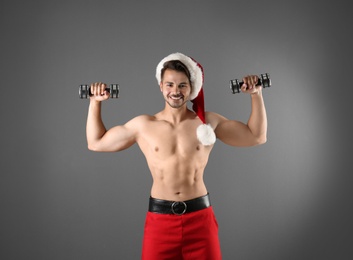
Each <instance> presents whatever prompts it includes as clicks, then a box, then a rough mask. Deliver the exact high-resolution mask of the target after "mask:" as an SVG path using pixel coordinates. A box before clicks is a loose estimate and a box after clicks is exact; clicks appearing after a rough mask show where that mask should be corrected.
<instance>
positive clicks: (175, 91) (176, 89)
mask: <svg viewBox="0 0 353 260" xmlns="http://www.w3.org/2000/svg"><path fill="white" fill-rule="evenodd" d="M171 92H172V93H174V94H179V93H180V90H179V87H178V86H173V87H172V89H171Z"/></svg>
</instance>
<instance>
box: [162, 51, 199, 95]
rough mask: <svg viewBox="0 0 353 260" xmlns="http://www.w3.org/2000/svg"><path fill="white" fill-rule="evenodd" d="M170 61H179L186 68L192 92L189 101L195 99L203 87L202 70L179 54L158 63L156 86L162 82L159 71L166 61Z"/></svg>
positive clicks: (189, 59) (186, 57)
mask: <svg viewBox="0 0 353 260" xmlns="http://www.w3.org/2000/svg"><path fill="white" fill-rule="evenodd" d="M171 60H179V61H181V62H182V63H183V64H184V65H185V66H186V67H187V68H188V70H189V73H190V80H191V85H192V91H191V93H190V100H193V99H194V98H196V97H197V95H198V93H199V91H200V90H201V88H202V85H203V75H202V70H201V68H200V67H199V66H198V65H197V62H195V61H194V60H193V59H191V58H190V57H188V56H186V55H184V54H182V53H180V52H176V53H172V54H170V55H168V56H167V57H165V58H164V59H162V60H161V61H160V62H159V64H158V66H157V68H156V79H157V81H158V84H160V83H161V81H162V79H161V71H162V69H163V66H164V63H165V62H167V61H171Z"/></svg>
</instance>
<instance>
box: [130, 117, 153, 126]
mask: <svg viewBox="0 0 353 260" xmlns="http://www.w3.org/2000/svg"><path fill="white" fill-rule="evenodd" d="M155 120H156V117H155V116H151V115H139V116H136V117H134V118H132V119H131V120H130V121H129V122H127V123H126V125H133V126H141V125H143V124H146V123H149V122H152V121H155Z"/></svg>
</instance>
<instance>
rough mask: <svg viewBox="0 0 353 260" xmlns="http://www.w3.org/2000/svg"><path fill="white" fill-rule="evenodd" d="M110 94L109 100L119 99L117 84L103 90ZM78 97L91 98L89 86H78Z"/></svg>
mask: <svg viewBox="0 0 353 260" xmlns="http://www.w3.org/2000/svg"><path fill="white" fill-rule="evenodd" d="M105 90H107V91H108V92H109V93H110V97H111V98H118V97H119V84H110V86H109V88H105ZM78 96H79V97H80V98H82V99H84V98H89V97H90V96H92V93H91V90H90V85H80V88H79V89H78Z"/></svg>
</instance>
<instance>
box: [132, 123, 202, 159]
mask: <svg viewBox="0 0 353 260" xmlns="http://www.w3.org/2000/svg"><path fill="white" fill-rule="evenodd" d="M197 126H198V122H195V121H190V122H185V123H181V124H179V125H177V126H174V125H172V124H169V123H166V122H151V123H150V124H148V125H147V126H146V128H145V129H142V130H141V133H140V138H139V141H138V143H139V146H140V148H141V150H142V152H143V153H144V154H145V155H149V154H153V155H154V156H157V157H159V158H161V159H163V158H168V157H170V156H172V155H173V156H178V157H186V158H191V157H193V156H196V155H198V154H201V153H202V152H205V151H204V149H205V148H204V146H203V145H202V144H200V142H199V141H198V140H197V137H196V128H197Z"/></svg>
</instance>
